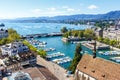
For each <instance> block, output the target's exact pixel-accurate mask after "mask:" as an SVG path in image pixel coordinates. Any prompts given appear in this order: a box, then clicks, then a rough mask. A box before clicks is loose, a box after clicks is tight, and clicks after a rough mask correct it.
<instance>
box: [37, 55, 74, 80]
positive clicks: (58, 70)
mask: <svg viewBox="0 0 120 80" xmlns="http://www.w3.org/2000/svg"><path fill="white" fill-rule="evenodd" d="M37 64H40V65H42V66H45V67H46V68H47V69H48V70H50V71H51V73H52V74H54V75H55V76H56V77H57V78H58V79H59V80H73V76H71V77H66V70H65V69H64V68H62V67H61V66H59V65H57V64H55V63H53V62H51V61H47V60H45V59H43V58H41V57H40V56H37Z"/></svg>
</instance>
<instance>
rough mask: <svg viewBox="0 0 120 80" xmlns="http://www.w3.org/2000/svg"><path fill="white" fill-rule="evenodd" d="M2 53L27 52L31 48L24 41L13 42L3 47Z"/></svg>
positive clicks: (10, 54)
mask: <svg viewBox="0 0 120 80" xmlns="http://www.w3.org/2000/svg"><path fill="white" fill-rule="evenodd" d="M1 51H2V55H9V56H13V55H16V54H18V53H22V52H27V51H29V48H28V47H27V46H25V45H24V44H23V43H22V42H13V43H10V44H7V45H4V46H2V47H1Z"/></svg>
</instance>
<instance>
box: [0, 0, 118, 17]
mask: <svg viewBox="0 0 120 80" xmlns="http://www.w3.org/2000/svg"><path fill="white" fill-rule="evenodd" d="M119 3H120V0H0V18H18V17H38V16H57V15H73V14H103V13H106V12H109V11H114V10H120V6H119Z"/></svg>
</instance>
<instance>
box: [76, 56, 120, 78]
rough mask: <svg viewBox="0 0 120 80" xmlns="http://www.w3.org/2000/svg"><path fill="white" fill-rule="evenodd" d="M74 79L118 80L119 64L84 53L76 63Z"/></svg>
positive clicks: (119, 73) (119, 74)
mask: <svg viewBox="0 0 120 80" xmlns="http://www.w3.org/2000/svg"><path fill="white" fill-rule="evenodd" d="M75 80H120V64H117V63H114V62H111V61H108V60H105V59H102V58H98V57H97V58H93V56H91V55H89V54H84V55H83V57H82V59H81V61H80V62H79V64H78V65H77V68H76V71H75Z"/></svg>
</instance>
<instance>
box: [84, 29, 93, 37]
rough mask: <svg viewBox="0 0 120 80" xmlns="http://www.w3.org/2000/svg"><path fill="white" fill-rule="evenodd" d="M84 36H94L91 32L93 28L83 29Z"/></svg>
mask: <svg viewBox="0 0 120 80" xmlns="http://www.w3.org/2000/svg"><path fill="white" fill-rule="evenodd" d="M84 36H85V37H86V38H88V39H89V38H90V39H91V38H94V37H95V36H94V32H93V30H91V29H86V30H85V31H84Z"/></svg>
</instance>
